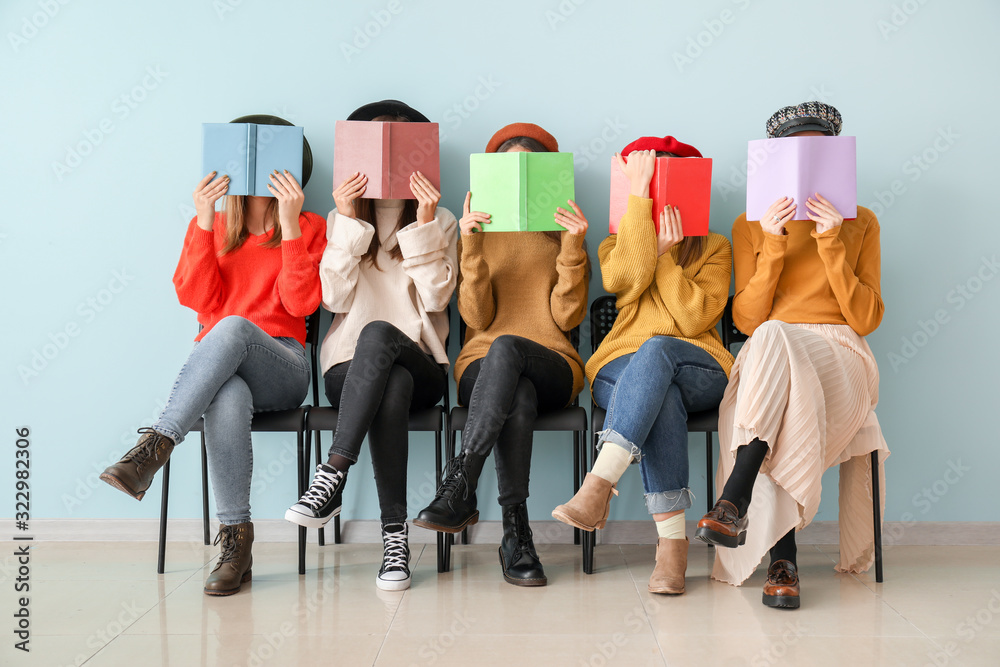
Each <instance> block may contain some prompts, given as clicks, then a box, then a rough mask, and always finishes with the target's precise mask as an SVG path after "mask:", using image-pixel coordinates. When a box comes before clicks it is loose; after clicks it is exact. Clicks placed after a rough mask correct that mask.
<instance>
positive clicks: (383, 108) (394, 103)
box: [347, 100, 430, 123]
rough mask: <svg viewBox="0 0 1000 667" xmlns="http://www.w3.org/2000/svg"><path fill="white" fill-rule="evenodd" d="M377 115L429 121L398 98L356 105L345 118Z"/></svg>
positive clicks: (375, 116)
mask: <svg viewBox="0 0 1000 667" xmlns="http://www.w3.org/2000/svg"><path fill="white" fill-rule="evenodd" d="M379 116H399V117H400V118H405V119H406V120H408V121H410V122H411V123H429V122H430V121H429V120H428V119H427V116H425V115H423V114H422V113H420V112H419V111H417V110H416V109H414V108H413V107H411V106H410V105H408V104H404V103H402V102H400V101H399V100H382V101H381V102H372V103H371V104H366V105H364V106H362V107H358V108H357V109H355V110H354V111H352V112H351V115H350V116H348V117H347V120H371V119H372V118H378V117H379Z"/></svg>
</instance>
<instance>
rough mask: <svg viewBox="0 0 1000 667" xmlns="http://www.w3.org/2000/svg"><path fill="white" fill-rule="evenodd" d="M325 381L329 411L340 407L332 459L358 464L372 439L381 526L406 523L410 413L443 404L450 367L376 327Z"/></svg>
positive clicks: (385, 327)
mask: <svg viewBox="0 0 1000 667" xmlns="http://www.w3.org/2000/svg"><path fill="white" fill-rule="evenodd" d="M323 380H324V382H325V383H326V397H327V398H328V399H329V400H330V405H338V406H340V408H339V413H338V416H337V430H336V431H335V432H334V435H333V444H331V445H330V452H329V453H330V455H333V454H339V455H340V456H343V457H344V458H347V459H349V460H351V461H354V462H357V460H358V454H360V452H361V444H362V443H363V442H364V438H365V434H366V433H367V434H368V443H369V447H370V449H371V454H372V469H373V470H374V473H375V488H376V489H377V490H378V501H379V507H380V508H381V510H382V522H383V523H402V522H403V521H406V461H407V455H408V453H409V446H408V443H409V433H408V430H407V425H408V421H409V413H410V411H411V410H423V409H426V408H429V407H431V406H432V405H436V404H437V402H438V401H440V400H441V397H442V396H444V391H445V388H446V387H447V371H446V370H445V367H444V366H442V365H440V364H438V363H437V362H436V361H434V358H433V357H431V356H430V355H429V354H427V353H426V352H424V351H423V350H421V349H420V346H419V345H417V343H415V342H413V341H412V340H410V338H409V337H408V336H407V335H406V334H404V333H403V332H402V331H400V330H399V329H397V328H396V327H394V326H393V325H391V324H389V323H388V322H381V321H377V322H371V323H369V324H368V325H367V326H365V328H364V329H363V330H362V331H361V335H360V336H359V337H358V345H357V347H356V348H355V351H354V358H353V359H352V360H351V361H345V362H343V363H340V364H337V365H335V366H333V367H332V368H330V370H328V371H327V372H326V373H325V374H324V375H323Z"/></svg>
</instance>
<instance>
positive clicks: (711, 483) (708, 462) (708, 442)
mask: <svg viewBox="0 0 1000 667" xmlns="http://www.w3.org/2000/svg"><path fill="white" fill-rule="evenodd" d="M705 482H706V484H707V486H708V491H707V493H706V496H707V498H706V502H707V503H708V509H707V510H706V511H707V512H711V511H712V508H713V507H715V457H714V456H712V432H711V431H706V432H705Z"/></svg>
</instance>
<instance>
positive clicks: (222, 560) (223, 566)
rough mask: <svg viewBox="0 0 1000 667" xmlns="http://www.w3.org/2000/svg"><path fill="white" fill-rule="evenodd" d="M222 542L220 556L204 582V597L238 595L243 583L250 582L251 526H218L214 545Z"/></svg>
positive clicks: (242, 524)
mask: <svg viewBox="0 0 1000 667" xmlns="http://www.w3.org/2000/svg"><path fill="white" fill-rule="evenodd" d="M220 541H221V542H222V554H221V555H220V556H219V562H218V563H216V565H215V569H214V570H212V574H210V575H208V579H207V580H205V595H232V594H233V593H239V592H240V587H241V586H242V585H243V582H245V581H250V568H251V566H252V565H253V556H252V555H251V553H250V549H251V547H252V546H253V524H252V523H251V522H249V521H247V522H246V523H238V524H235V525H233V526H220V527H219V534H218V536H217V537H216V538H215V542H214V543H215V544H218V543H219V542H220Z"/></svg>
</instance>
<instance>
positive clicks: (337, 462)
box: [326, 454, 354, 472]
mask: <svg viewBox="0 0 1000 667" xmlns="http://www.w3.org/2000/svg"><path fill="white" fill-rule="evenodd" d="M326 464H327V465H328V466H330V467H331V468H333V469H334V470H339V471H341V472H347V470H348V468H350V467H351V466H352V465H354V461H352V460H351V459H349V458H347V457H346V456H341V455H340V454H330V458H329V459H327V461H326Z"/></svg>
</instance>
